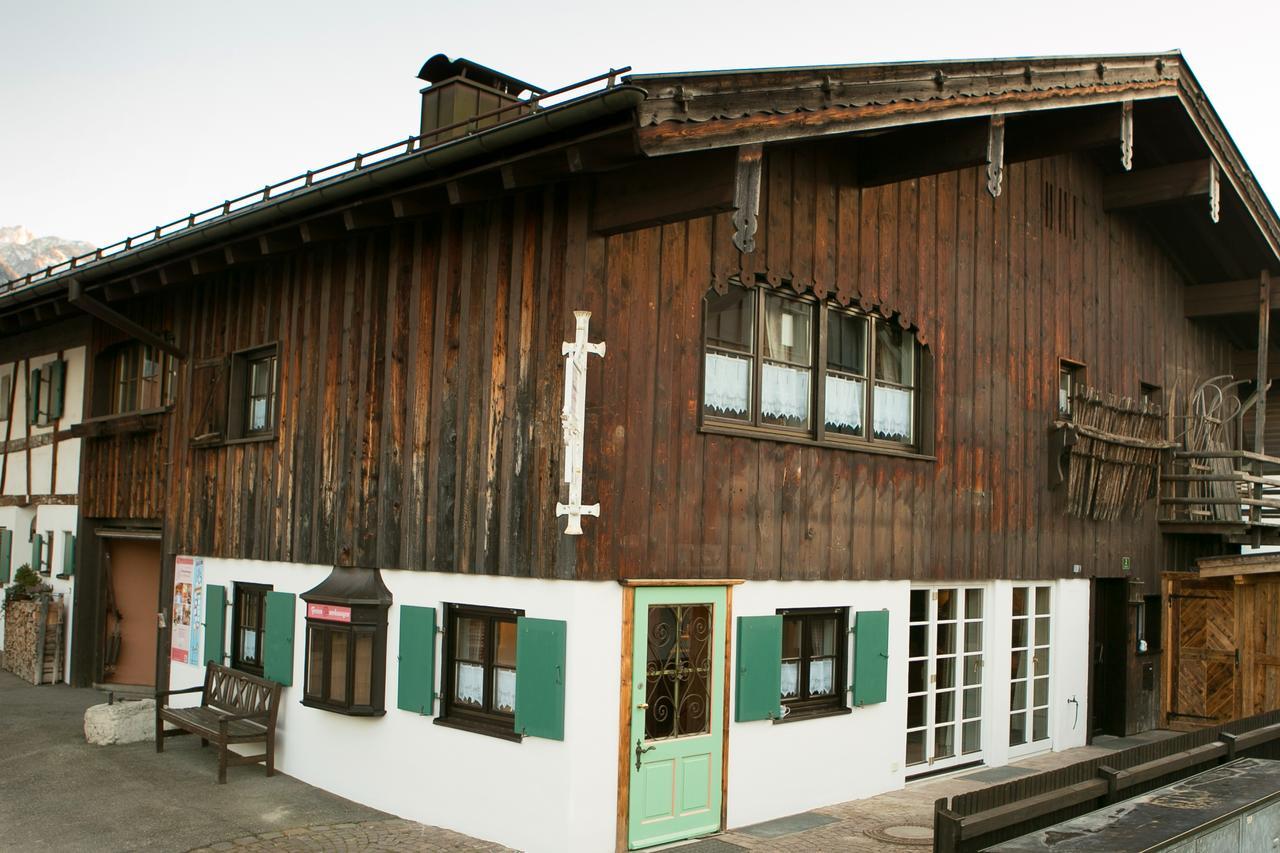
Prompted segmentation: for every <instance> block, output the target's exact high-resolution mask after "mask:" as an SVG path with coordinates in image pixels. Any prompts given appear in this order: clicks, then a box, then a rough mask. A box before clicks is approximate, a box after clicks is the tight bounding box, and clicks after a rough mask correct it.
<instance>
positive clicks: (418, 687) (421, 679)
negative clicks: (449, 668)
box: [396, 604, 436, 717]
mask: <svg viewBox="0 0 1280 853" xmlns="http://www.w3.org/2000/svg"><path fill="white" fill-rule="evenodd" d="M397 660H398V661H399V664H400V665H399V671H398V673H397V679H396V683H397V688H396V707H397V708H400V709H401V710H403V711H413V712H414V713H415V714H422V715H423V716H427V717H429V716H431V715H432V713H433V712H434V711H435V688H436V609H435V608H434V607H415V606H413V605H411V604H402V605H400V655H399V657H398V658H397Z"/></svg>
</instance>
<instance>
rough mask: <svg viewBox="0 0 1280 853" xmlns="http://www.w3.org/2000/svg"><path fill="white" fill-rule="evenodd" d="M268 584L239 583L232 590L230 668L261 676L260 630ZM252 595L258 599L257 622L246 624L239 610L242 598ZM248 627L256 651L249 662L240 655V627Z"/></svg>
mask: <svg viewBox="0 0 1280 853" xmlns="http://www.w3.org/2000/svg"><path fill="white" fill-rule="evenodd" d="M271 590H272V587H271V585H270V584H263V583H240V582H237V583H236V584H235V589H234V590H233V595H234V598H233V599H232V607H231V668H232V669H238V670H241V671H242V672H248V673H252V674H253V675H256V676H259V677H261V676H262V639H263V636H262V631H263V627H264V625H265V623H266V609H267V593H268V592H271ZM249 596H253V597H255V598H257V600H258V606H257V617H258V618H257V624H255V625H250V626H246V625H245V624H244V621H243V619H244V617H243V613H242V610H241V602H242V600H243V598H247V597H249ZM245 627H249V628H250V629H252V630H253V632H254V634H255V635H256V637H257V639H256V640H255V641H254V649H255V651H256V652H257V660H256V661H253V662H250V661H247V660H245V659H244V657H243V656H242V654H243V652H242V648H241V645H242V644H241V636H240V632H241V629H242V628H245Z"/></svg>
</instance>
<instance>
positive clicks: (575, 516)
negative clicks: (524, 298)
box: [556, 311, 604, 536]
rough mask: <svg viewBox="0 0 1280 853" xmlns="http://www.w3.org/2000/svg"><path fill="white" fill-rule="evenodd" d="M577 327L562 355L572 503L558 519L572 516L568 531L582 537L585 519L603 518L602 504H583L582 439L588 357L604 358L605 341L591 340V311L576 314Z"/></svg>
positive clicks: (567, 476)
mask: <svg viewBox="0 0 1280 853" xmlns="http://www.w3.org/2000/svg"><path fill="white" fill-rule="evenodd" d="M573 316H574V319H575V321H576V328H575V331H574V337H573V340H572V341H568V342H565V343H564V345H563V346H561V348H560V352H561V353H563V355H564V357H565V362H564V410H563V411H562V412H561V414H560V423H561V426H562V427H563V429H564V481H565V482H566V483H568V484H569V503H567V504H562V503H558V502H557V503H556V518H559V517H560V516H562V515H564V516H568V517H569V520H568V522H567V523H566V524H565V529H564V532H565V533H566V534H568V535H570V536H581V535H582V516H584V515H592V516H595V517H596V518H599V517H600V504H598V503H597V504H590V505H588V506H583V505H582V436H583V431H584V429H585V427H586V417H587V356H588V355H598V356H601V357H603V356H604V341H601V342H600V343H598V344H593V343H589V342H588V341H587V326H588V325H589V324H590V322H591V312H590V311H574V312H573Z"/></svg>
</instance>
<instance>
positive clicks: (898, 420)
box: [875, 385, 911, 441]
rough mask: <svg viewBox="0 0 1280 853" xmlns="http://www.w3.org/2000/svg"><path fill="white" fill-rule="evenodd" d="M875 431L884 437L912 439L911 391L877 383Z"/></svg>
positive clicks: (877, 434)
mask: <svg viewBox="0 0 1280 853" xmlns="http://www.w3.org/2000/svg"><path fill="white" fill-rule="evenodd" d="M875 431H876V436H878V437H882V438H897V439H901V440H903V441H910V440H911V392H910V391H905V390H903V389H901V388H888V387H885V386H882V385H877V386H876V390H875Z"/></svg>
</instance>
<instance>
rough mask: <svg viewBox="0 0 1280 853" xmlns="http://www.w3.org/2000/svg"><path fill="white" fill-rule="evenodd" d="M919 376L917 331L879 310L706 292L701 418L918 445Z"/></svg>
mask: <svg viewBox="0 0 1280 853" xmlns="http://www.w3.org/2000/svg"><path fill="white" fill-rule="evenodd" d="M818 354H823V355H824V356H825V357H821V356H819V355H818ZM925 375H926V370H925V353H924V350H923V349H922V348H921V347H920V345H919V343H918V342H917V341H916V339H915V336H914V335H913V334H912V333H911V332H910V331H908V330H906V329H903V328H902V327H901V326H900V325H899V324H897V323H896V322H893V321H892V320H889V319H886V318H884V317H880V316H877V315H874V314H868V313H864V312H861V311H857V310H853V309H847V308H843V307H840V306H838V305H834V304H831V303H826V302H819V301H817V300H814V299H811V298H806V297H798V296H791V295H783V294H781V293H777V292H774V291H770V290H769V289H768V288H754V289H748V288H745V287H741V286H732V287H730V288H729V289H728V292H726V293H724V294H721V293H717V292H716V291H714V290H712V291H710V292H709V293H708V294H707V297H706V318H705V350H704V360H703V401H702V402H703V405H702V413H703V424H704V426H705V427H710V428H712V429H716V428H729V429H731V430H732V429H734V428H738V427H742V428H745V427H751V428H753V429H754V431H758V432H760V433H764V434H769V435H772V436H774V437H778V438H792V439H800V440H809V441H815V442H820V443H824V444H845V445H849V446H863V447H875V446H879V447H882V448H888V449H896V450H899V451H901V450H905V451H907V452H912V451H916V452H919V451H921V450H925V449H927V448H926V446H925V445H926V444H927V440H928V435H927V430H926V429H925V428H923V426H922V424H923V423H924V420H925V419H924V418H923V417H922V405H921V403H922V400H921V396H922V395H921V391H922V390H924V389H923V388H922V382H923V379H924V377H925Z"/></svg>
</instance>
